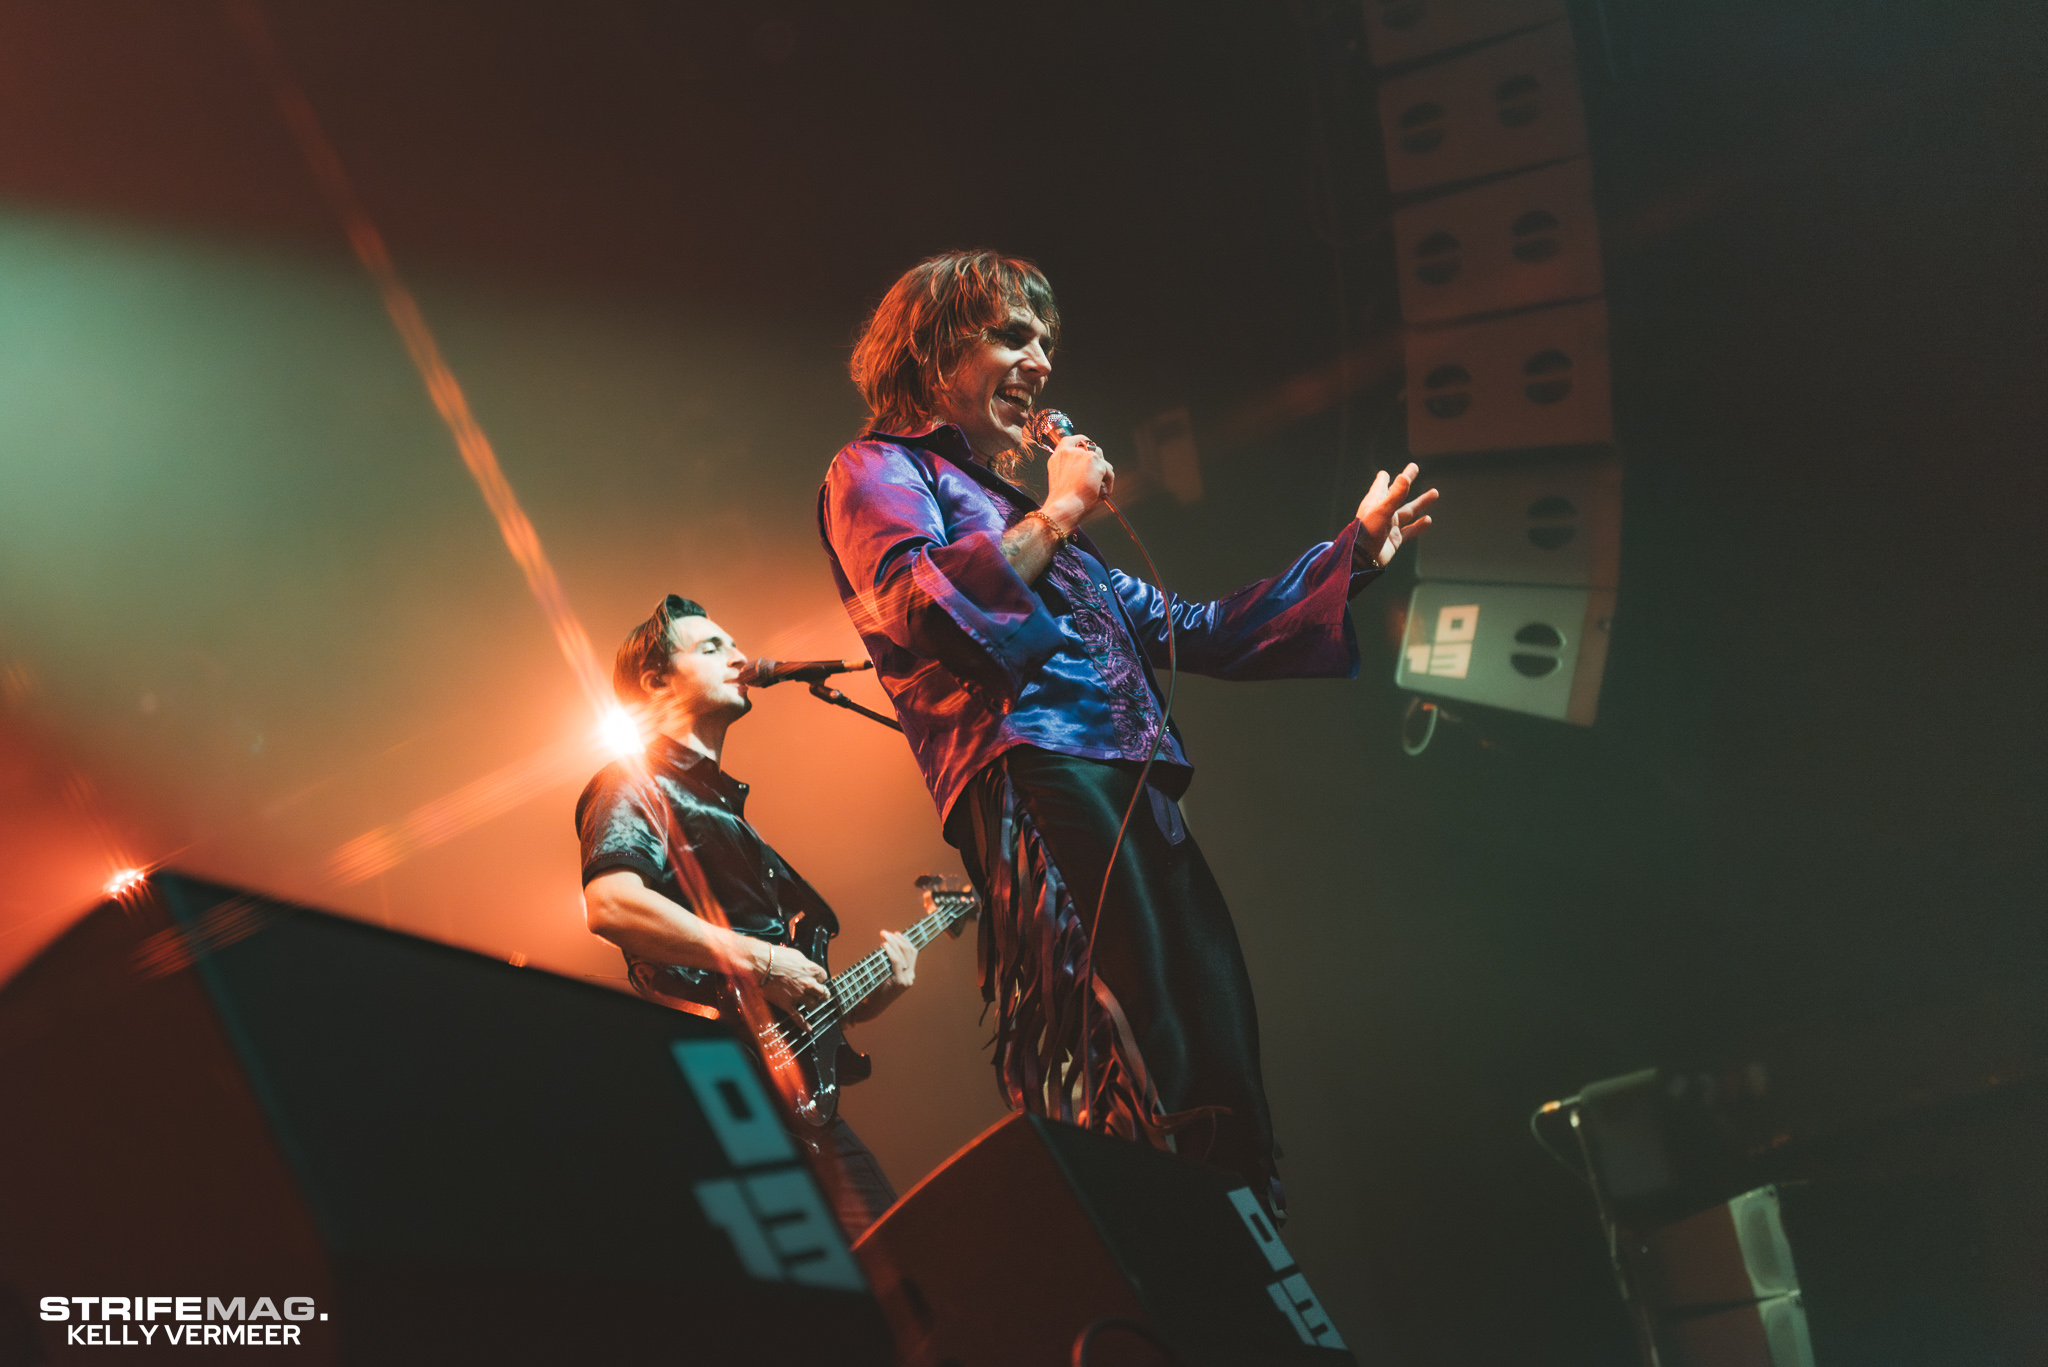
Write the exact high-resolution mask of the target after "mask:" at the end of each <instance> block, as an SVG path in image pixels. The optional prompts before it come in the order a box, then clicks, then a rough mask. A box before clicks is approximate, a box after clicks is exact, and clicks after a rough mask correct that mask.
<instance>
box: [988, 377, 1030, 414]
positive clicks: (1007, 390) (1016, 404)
mask: <svg viewBox="0 0 2048 1367" xmlns="http://www.w3.org/2000/svg"><path fill="white" fill-rule="evenodd" d="M996 397H997V398H998V399H1001V400H1002V401H1003V402H1004V403H1006V404H1009V405H1010V406H1011V407H1013V408H1015V409H1017V410H1018V411H1020V412H1022V413H1026V414H1028V413H1030V412H1031V391H1030V390H1028V389H1025V388H1024V387H1023V386H1021V385H1014V384H1006V385H1004V386H1003V387H1002V388H1001V389H998V390H997V391H996Z"/></svg>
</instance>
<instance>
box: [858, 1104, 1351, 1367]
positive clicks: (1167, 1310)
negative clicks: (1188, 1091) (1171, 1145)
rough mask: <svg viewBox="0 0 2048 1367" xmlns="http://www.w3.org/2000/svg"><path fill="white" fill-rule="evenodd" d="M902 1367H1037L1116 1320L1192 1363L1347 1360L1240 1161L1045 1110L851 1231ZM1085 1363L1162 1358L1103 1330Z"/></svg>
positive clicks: (984, 1142) (1213, 1366)
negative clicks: (1194, 1154) (1189, 1154)
mask: <svg viewBox="0 0 2048 1367" xmlns="http://www.w3.org/2000/svg"><path fill="white" fill-rule="evenodd" d="M855 1251H856V1252H857V1253H858V1254H859V1255H860V1258H861V1261H862V1263H863V1264H864V1265H865V1266H866V1267H867V1269H868V1276H869V1278H870V1279H871V1280H872V1281H873V1282H874V1285H875V1292H876V1295H877V1296H879V1297H880V1299H881V1302H882V1307H883V1309H884V1311H885V1312H886V1313H887V1314H888V1316H889V1321H890V1324H891V1326H892V1327H893V1328H894V1329H895V1331H896V1335H897V1352H898V1360H899V1361H900V1362H901V1363H902V1364H904V1367H948V1365H949V1364H951V1365H952V1367H1042V1365H1043V1364H1049V1363H1065V1362H1067V1361H1069V1360H1070V1354H1071V1353H1072V1351H1073V1348H1074V1343H1075V1340H1076V1338H1077V1337H1078V1336H1079V1335H1080V1334H1082V1333H1083V1332H1085V1331H1086V1330H1087V1329H1088V1328H1089V1326H1090V1325H1093V1324H1096V1323H1097V1322H1098V1321H1105V1320H1111V1319H1118V1320H1127V1321H1131V1322H1134V1323H1136V1324H1138V1325H1141V1326H1143V1327H1144V1328H1145V1329H1146V1330H1147V1331H1148V1332H1149V1333H1151V1334H1154V1335H1157V1336H1158V1337H1159V1338H1160V1339H1161V1340H1163V1341H1164V1342H1165V1343H1167V1344H1168V1345H1170V1346H1171V1349H1172V1352H1173V1354H1174V1355H1175V1356H1174V1358H1173V1359H1172V1360H1174V1361H1177V1362H1180V1363H1183V1364H1186V1367H1279V1365H1280V1364H1296V1363H1299V1364H1304V1367H1307V1365H1308V1364H1317V1363H1328V1364H1342V1363H1352V1362H1355V1361H1356V1359H1354V1358H1353V1357H1352V1355H1351V1353H1350V1350H1349V1349H1347V1348H1346V1347H1345V1346H1344V1342H1343V1339H1342V1338H1341V1337H1340V1336H1339V1334H1338V1332H1337V1330H1336V1328H1335V1327H1334V1326H1333V1325H1331V1323H1330V1321H1329V1317H1328V1316H1327V1315H1325V1314H1324V1313H1323V1309H1322V1306H1321V1304H1320V1303H1319V1302H1318V1300H1317V1298H1316V1295H1315V1292H1314V1291H1313V1290H1311V1289H1310V1287H1309V1284H1308V1281H1307V1279H1306V1277H1305V1276H1304V1275H1303V1274H1302V1271H1301V1269H1300V1268H1299V1267H1297V1266H1296V1265H1295V1262H1294V1258H1293V1255H1292V1254H1290V1253H1289V1252H1288V1250H1287V1247H1286V1244H1285V1243H1284V1242H1283V1241H1282V1240H1281V1238H1280V1236H1279V1234H1278V1233H1277V1232H1276V1231H1275V1230H1274V1228H1273V1226H1272V1224H1271V1222H1270V1221H1268V1220H1267V1218H1266V1215H1265V1212H1264V1211H1263V1210H1261V1209H1260V1208H1259V1206H1258V1204H1257V1202H1256V1201H1255V1200H1253V1198H1252V1195H1251V1192H1250V1190H1249V1189H1247V1188H1246V1187H1245V1186H1244V1185H1243V1184H1242V1183H1241V1181H1240V1180H1239V1179H1238V1178H1237V1177H1235V1176H1234V1175H1233V1174H1230V1173H1226V1172H1223V1171H1220V1170H1218V1169H1215V1168H1209V1167H1204V1166H1201V1165H1199V1164H1195V1163H1189V1162H1183V1161H1181V1160H1180V1159H1177V1158H1173V1157H1170V1156H1168V1155H1166V1154H1163V1153H1160V1152H1159V1151H1157V1150H1155V1149H1151V1148H1148V1147H1145V1146H1143V1145H1139V1144H1133V1143H1129V1142H1127V1141H1125V1140H1121V1139H1111V1138H1108V1137H1105V1136H1103V1135H1099V1134H1092V1133H1089V1132H1087V1131H1084V1130H1080V1129H1077V1128H1075V1127H1074V1126H1072V1125H1061V1124H1057V1123H1055V1122H1052V1121H1047V1120H1042V1119H1040V1118H1039V1117H1037V1116H1031V1115H1021V1114H1020V1115H1013V1116H1011V1117H1009V1118H1008V1119H1006V1120H1003V1121H1001V1122H999V1123H998V1124H996V1125H995V1126H993V1127H992V1128H990V1129H989V1130H987V1131H986V1132H984V1133H983V1134H982V1135H981V1136H980V1138H978V1139H976V1140H975V1141H974V1142H973V1143H971V1144H969V1145H968V1146H967V1147H966V1148H964V1149H962V1150H961V1151H960V1152H959V1153H957V1154H955V1155H954V1156H953V1157H952V1158H950V1159H948V1160H947V1161H946V1163H945V1164H944V1166H942V1167H940V1168H939V1169H938V1171H936V1172H934V1173H933V1174H932V1175H931V1176H929V1177H927V1178H926V1179H925V1180H924V1181H923V1182H922V1183H920V1184H919V1185H918V1186H917V1187H916V1188H915V1189H913V1190H912V1191H911V1192H910V1193H909V1194H907V1195H906V1196H904V1198H903V1199H902V1200H901V1201H898V1202H897V1203H896V1205H895V1206H893V1207H892V1208H891V1209H890V1210H889V1211H888V1213H887V1214H885V1215H884V1216H883V1217H882V1218H881V1219H880V1220H879V1221H877V1222H876V1223H875V1224H874V1225H873V1226H872V1227H871V1228H870V1229H869V1230H868V1231H867V1232H866V1233H865V1234H863V1235H862V1236H861V1238H860V1240H859V1242H858V1243H857V1244H856V1245H855ZM1088 1360H1089V1361H1090V1362H1096V1363H1102V1364H1105V1365H1107V1364H1111V1363H1140V1362H1142V1363H1156V1362H1159V1361H1161V1360H1162V1359H1161V1358H1160V1357H1159V1355H1158V1353H1157V1351H1156V1350H1155V1349H1153V1348H1151V1347H1149V1346H1147V1345H1145V1344H1143V1343H1142V1342H1138V1341H1137V1340H1136V1339H1135V1337H1134V1336H1130V1335H1126V1334H1110V1333H1104V1334H1101V1335H1099V1336H1098V1340H1097V1343H1096V1344H1095V1346H1094V1347H1093V1348H1092V1349H1091V1355H1090V1357H1089V1359H1088Z"/></svg>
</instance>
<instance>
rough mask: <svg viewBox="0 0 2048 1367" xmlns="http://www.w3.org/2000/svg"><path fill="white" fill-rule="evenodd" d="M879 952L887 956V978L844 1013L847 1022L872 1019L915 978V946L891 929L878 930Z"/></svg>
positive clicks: (905, 989) (903, 991)
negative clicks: (880, 950)
mask: <svg viewBox="0 0 2048 1367" xmlns="http://www.w3.org/2000/svg"><path fill="white" fill-rule="evenodd" d="M882 952H883V953H884V954H886V955H888V956H889V980H888V981H887V982H885V983H883V984H882V985H881V986H880V987H878V988H876V989H875V990H874V992H873V994H872V995H870V996H869V997H868V999H867V1000H866V1001H864V1002H862V1003H861V1004H860V1005H859V1006H857V1007H855V1008H854V1009H853V1011H851V1012H850V1013H848V1015H847V1017H846V1019H847V1020H849V1021H865V1020H873V1019H874V1018H875V1017H876V1016H879V1015H881V1014H882V1012H883V1010H884V1009H885V1008H886V1007H887V1006H888V1005H889V1003H890V1002H893V1001H895V1000H896V999H897V998H898V997H900V996H902V995H903V994H904V993H905V992H907V991H909V990H910V985H911V984H912V983H914V982H916V981H917V946H916V945H914V944H912V943H910V941H909V940H907V939H905V938H904V937H903V936H902V935H899V934H897V933H896V932H895V931H893V930H885V931H883V932H882Z"/></svg>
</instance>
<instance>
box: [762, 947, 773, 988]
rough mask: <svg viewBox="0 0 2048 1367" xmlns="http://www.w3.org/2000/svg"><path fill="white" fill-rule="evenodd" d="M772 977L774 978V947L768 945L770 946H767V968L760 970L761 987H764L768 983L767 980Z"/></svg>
mask: <svg viewBox="0 0 2048 1367" xmlns="http://www.w3.org/2000/svg"><path fill="white" fill-rule="evenodd" d="M774 976H775V946H774V945H770V946H768V966H767V967H766V968H764V969H762V970H761V983H762V985H763V986H764V987H765V986H766V985H767V983H768V980H769V979H770V978H772V977H774Z"/></svg>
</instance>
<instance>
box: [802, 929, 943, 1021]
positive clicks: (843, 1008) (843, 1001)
mask: <svg viewBox="0 0 2048 1367" xmlns="http://www.w3.org/2000/svg"><path fill="white" fill-rule="evenodd" d="M963 914H964V911H963V910H962V909H957V908H947V907H939V908H936V909H934V910H933V911H932V912H930V913H929V914H928V915H926V916H925V917H924V918H923V919H922V920H920V921H918V922H917V923H916V924H915V925H913V926H911V927H910V928H909V929H908V930H906V931H904V932H903V938H904V939H906V940H908V941H910V943H911V946H912V947H913V948H916V949H923V948H924V947H925V946H926V945H928V944H930V943H931V942H932V941H934V940H936V939H938V938H939V936H940V935H942V934H944V933H945V931H946V929H947V927H949V926H951V925H952V924H953V922H955V921H957V920H959V919H960V917H961V916H962V915H963ZM892 972H894V969H893V968H892V967H891V965H890V963H889V953H888V951H887V950H883V949H876V950H871V951H869V952H868V954H867V955H866V956H865V957H864V958H860V959H856V960H855V961H854V962H853V964H852V965H851V966H849V967H848V968H847V969H846V970H845V971H844V972H841V973H839V974H838V975H836V976H835V977H834V978H833V979H832V986H833V988H834V990H835V992H836V993H837V995H838V998H839V1010H840V1014H841V1015H842V1016H845V1015H851V1014H852V1012H853V1010H854V1008H855V1007H858V1006H859V1005H860V1004H861V1003H862V1002H864V1001H866V1000H867V999H868V998H869V997H870V996H873V995H874V992H875V990H876V989H877V988H879V987H880V986H881V985H882V984H883V983H886V982H888V981H889V977H890V974H891V973H892Z"/></svg>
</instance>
